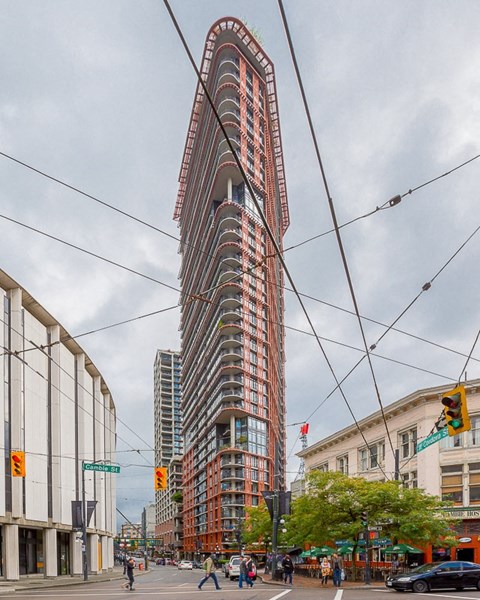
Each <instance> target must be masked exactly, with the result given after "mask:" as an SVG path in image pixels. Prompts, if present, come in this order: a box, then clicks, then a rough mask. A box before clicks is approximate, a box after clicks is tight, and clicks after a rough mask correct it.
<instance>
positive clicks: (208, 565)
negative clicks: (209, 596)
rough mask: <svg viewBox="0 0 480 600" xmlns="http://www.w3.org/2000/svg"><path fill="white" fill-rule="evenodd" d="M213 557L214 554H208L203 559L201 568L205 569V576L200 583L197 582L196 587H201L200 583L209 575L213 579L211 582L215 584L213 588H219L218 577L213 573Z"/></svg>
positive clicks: (214, 556)
mask: <svg viewBox="0 0 480 600" xmlns="http://www.w3.org/2000/svg"><path fill="white" fill-rule="evenodd" d="M214 558H216V555H215V554H210V556H209V557H208V558H207V559H206V560H205V561H204V563H203V568H204V569H205V577H203V578H202V580H201V581H200V583H199V584H198V589H199V590H201V589H202V585H203V584H204V583H205V582H206V581H207V579H208V578H209V577H211V578H212V579H213V583H214V584H215V588H216V589H217V590H221V589H222V588H221V587H220V586H219V585H218V579H217V576H216V575H215V562H214Z"/></svg>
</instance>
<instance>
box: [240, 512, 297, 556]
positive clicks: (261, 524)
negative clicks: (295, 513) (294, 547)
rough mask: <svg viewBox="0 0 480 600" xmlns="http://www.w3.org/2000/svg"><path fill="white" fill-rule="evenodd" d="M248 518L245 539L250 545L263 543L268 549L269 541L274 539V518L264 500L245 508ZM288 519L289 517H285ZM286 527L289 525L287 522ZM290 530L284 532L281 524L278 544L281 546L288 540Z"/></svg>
mask: <svg viewBox="0 0 480 600" xmlns="http://www.w3.org/2000/svg"><path fill="white" fill-rule="evenodd" d="M245 513H246V519H245V522H244V526H243V531H242V539H243V541H244V542H245V543H246V544H247V545H249V544H253V543H261V544H264V545H265V548H266V549H267V546H268V543H270V542H271V539H272V520H271V518H270V513H269V512H268V508H267V505H266V504H265V502H262V503H261V504H260V505H259V506H248V507H246V508H245ZM284 518H285V520H287V519H288V518H287V517H284ZM285 527H288V525H287V524H286V525H285ZM287 535H288V531H287V533H286V534H284V533H283V532H282V527H281V526H279V531H278V539H277V542H278V545H279V546H281V545H283V544H285V543H287V542H288V537H287Z"/></svg>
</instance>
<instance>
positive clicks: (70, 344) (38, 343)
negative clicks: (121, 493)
mask: <svg viewBox="0 0 480 600" xmlns="http://www.w3.org/2000/svg"><path fill="white" fill-rule="evenodd" d="M0 302H1V307H2V313H1V326H0V347H1V348H2V351H1V353H0V378H1V382H2V385H1V386H0V414H2V416H3V426H2V427H1V428H0V454H1V459H2V464H3V465H4V467H3V468H2V469H0V534H1V542H2V543H1V557H0V558H1V560H0V569H1V573H0V574H1V576H3V578H5V579H8V580H15V579H18V578H19V576H20V575H24V574H30V573H43V574H44V575H45V576H46V577H54V576H56V575H65V574H80V573H82V553H81V547H82V545H81V541H80V540H79V539H78V537H77V536H76V534H75V532H74V531H73V530H72V514H73V510H72V502H79V501H81V500H82V460H86V461H88V462H94V461H107V462H108V463H111V462H113V461H115V420H116V418H115V406H114V404H113V401H112V398H111V396H110V392H109V390H108V388H107V386H106V384H105V382H104V380H103V379H102V376H101V375H100V373H99V372H98V370H97V369H96V367H95V365H94V364H93V363H92V361H91V360H90V359H89V357H88V356H87V355H86V354H85V353H84V352H83V350H82V348H81V347H80V346H79V345H78V344H77V342H75V340H73V339H72V338H71V337H70V336H69V335H68V333H67V332H66V331H65V330H64V329H63V328H62V327H61V325H60V324H59V323H58V322H57V321H56V320H55V319H54V318H53V317H52V316H51V315H50V314H49V313H48V312H47V311H46V310H45V309H44V308H43V307H42V306H40V304H38V302H36V301H35V299H34V298H32V297H31V296H30V295H29V294H28V292H27V291H26V290H24V289H22V288H21V287H20V286H19V285H18V284H17V283H16V282H15V281H13V279H11V278H10V277H9V276H8V275H7V274H6V273H4V272H3V271H0ZM12 451H23V452H25V463H26V475H25V477H16V476H13V473H12V468H11V461H10V456H11V452H12ZM115 489H116V484H115V475H114V474H112V473H103V472H92V471H85V490H86V499H87V500H88V501H96V503H97V504H96V508H95V510H94V512H93V516H92V518H91V520H90V525H89V528H88V543H87V558H88V565H89V570H90V572H94V573H98V572H102V571H105V570H109V569H112V568H113V537H114V532H115V529H116V519H115Z"/></svg>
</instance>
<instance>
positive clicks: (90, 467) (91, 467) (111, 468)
mask: <svg viewBox="0 0 480 600" xmlns="http://www.w3.org/2000/svg"><path fill="white" fill-rule="evenodd" d="M83 470H84V471H100V472H102V473H120V467H117V466H116V465H97V464H95V463H83Z"/></svg>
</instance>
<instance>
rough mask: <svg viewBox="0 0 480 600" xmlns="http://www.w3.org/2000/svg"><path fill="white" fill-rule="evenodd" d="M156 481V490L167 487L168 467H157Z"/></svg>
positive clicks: (155, 471)
mask: <svg viewBox="0 0 480 600" xmlns="http://www.w3.org/2000/svg"><path fill="white" fill-rule="evenodd" d="M154 481H155V489H156V490H166V489H167V467H155V470H154Z"/></svg>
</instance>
